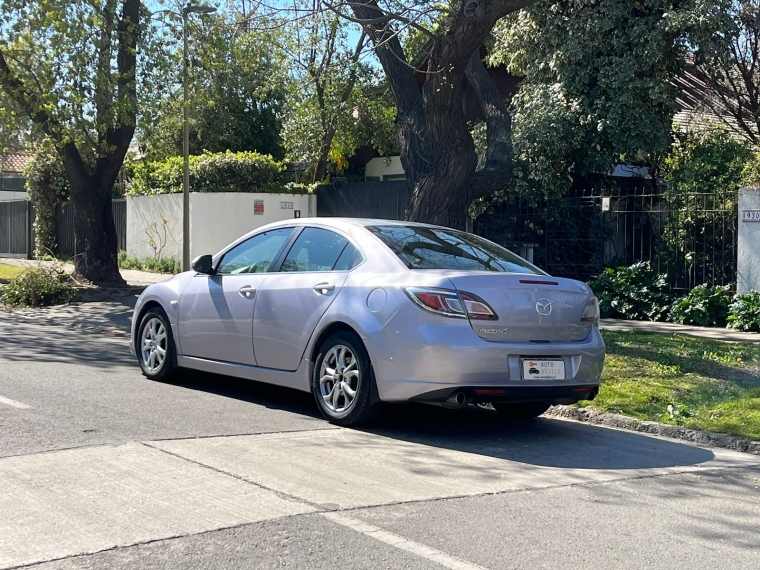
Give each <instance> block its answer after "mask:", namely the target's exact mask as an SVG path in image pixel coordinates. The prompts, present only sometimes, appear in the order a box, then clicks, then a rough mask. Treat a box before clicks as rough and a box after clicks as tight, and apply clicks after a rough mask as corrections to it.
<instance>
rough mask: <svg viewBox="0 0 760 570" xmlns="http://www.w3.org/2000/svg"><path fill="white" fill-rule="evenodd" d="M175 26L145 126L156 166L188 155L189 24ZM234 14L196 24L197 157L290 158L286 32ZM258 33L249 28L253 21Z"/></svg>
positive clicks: (193, 106)
mask: <svg viewBox="0 0 760 570" xmlns="http://www.w3.org/2000/svg"><path fill="white" fill-rule="evenodd" d="M166 17H167V19H168V20H169V21H170V22H171V25H170V28H169V29H170V34H169V37H167V38H166V42H165V45H164V49H163V50H161V52H160V53H157V54H156V55H155V56H154V64H155V65H156V66H157V71H156V72H155V73H154V74H153V75H154V76H155V77H154V81H155V82H156V83H160V84H161V89H160V91H159V93H160V97H159V100H158V101H157V102H156V104H155V105H148V106H146V107H145V108H144V109H143V110H142V113H141V115H140V117H139V121H138V138H139V140H140V143H141V147H142V149H143V151H144V153H145V155H146V156H147V157H148V158H149V159H150V160H164V159H166V158H168V157H170V156H175V155H179V154H181V153H182V44H181V31H182V23H181V21H180V20H179V19H177V18H176V17H175V18H172V17H171V16H170V15H167V16H166ZM241 18H242V16H241V15H238V14H235V13H233V12H231V11H229V10H223V9H220V11H219V12H218V13H217V14H215V15H204V16H191V17H190V18H189V34H190V37H189V48H190V50H191V54H190V62H191V65H190V66H189V70H188V73H189V79H188V83H189V86H190V101H189V104H188V110H189V131H190V153H191V154H202V153H204V152H211V153H218V152H225V151H227V150H231V151H233V152H240V151H256V152H259V153H261V154H271V155H273V156H275V157H276V158H282V157H283V156H284V151H283V148H282V141H281V138H280V131H281V129H282V116H283V114H284V111H285V109H284V103H285V100H286V96H285V93H286V83H287V63H286V61H285V53H284V52H283V50H281V49H279V46H281V45H282V44H283V43H284V38H283V30H282V27H281V26H277V25H273V24H274V23H273V22H272V23H269V24H268V23H267V22H262V21H259V20H260V18H257V15H256V14H252V13H250V12H248V13H246V18H247V20H246V21H245V22H244V21H242V20H241ZM252 21H253V22H255V23H256V24H257V29H255V30H254V29H249V25H250V24H251V23H253V22H252Z"/></svg>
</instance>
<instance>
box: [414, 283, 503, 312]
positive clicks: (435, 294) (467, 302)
mask: <svg viewBox="0 0 760 570" xmlns="http://www.w3.org/2000/svg"><path fill="white" fill-rule="evenodd" d="M404 291H405V292H406V294H407V295H409V298H410V299H411V300H412V301H413V302H414V303H415V304H416V305H417V306H419V307H421V308H423V309H425V310H426V311H430V312H431V313H436V314H439V315H444V316H446V317H454V318H458V319H466V318H467V317H469V318H471V319H478V320H496V319H498V317H497V316H496V313H495V312H494V311H493V309H492V308H491V307H489V306H488V303H486V302H485V301H484V300H483V299H481V298H480V297H478V296H476V295H473V294H472V293H464V292H462V293H459V292H457V291H454V290H452V289H439V288H422V287H404Z"/></svg>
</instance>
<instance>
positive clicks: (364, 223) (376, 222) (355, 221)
mask: <svg viewBox="0 0 760 570" xmlns="http://www.w3.org/2000/svg"><path fill="white" fill-rule="evenodd" d="M308 224H320V225H324V226H332V227H336V228H340V227H345V226H346V225H352V226H360V227H369V226H414V227H421V228H438V229H450V228H444V227H443V226H436V225H433V224H422V223H419V222H405V221H403V220H383V219H380V218H330V217H324V218H320V217H314V218H293V219H289V220H282V221H279V222H274V223H271V224H268V227H270V226H271V227H274V226H278V225H299V226H300V225H308Z"/></svg>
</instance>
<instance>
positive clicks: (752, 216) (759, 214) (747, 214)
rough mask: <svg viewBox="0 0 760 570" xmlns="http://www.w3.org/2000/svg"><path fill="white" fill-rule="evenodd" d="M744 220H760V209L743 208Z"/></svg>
mask: <svg viewBox="0 0 760 570" xmlns="http://www.w3.org/2000/svg"><path fill="white" fill-rule="evenodd" d="M742 222H760V210H742Z"/></svg>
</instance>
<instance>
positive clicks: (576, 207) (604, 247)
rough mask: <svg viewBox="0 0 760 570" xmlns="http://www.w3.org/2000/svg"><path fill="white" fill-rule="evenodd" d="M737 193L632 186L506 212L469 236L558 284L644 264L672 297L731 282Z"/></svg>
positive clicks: (485, 218) (485, 219) (509, 207)
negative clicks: (527, 259) (524, 256)
mask: <svg viewBox="0 0 760 570" xmlns="http://www.w3.org/2000/svg"><path fill="white" fill-rule="evenodd" d="M737 200H738V193H737V192H736V191H735V190H716V191H713V192H694V193H677V192H674V191H672V190H670V189H668V188H657V187H647V186H643V185H640V186H632V187H628V188H620V189H617V190H615V191H612V192H610V191H607V192H606V193H601V192H597V193H594V192H589V193H587V194H586V195H581V196H577V197H573V198H564V199H561V200H557V201H553V202H548V203H543V204H540V205H538V206H520V205H519V204H504V205H502V206H500V207H498V208H496V209H495V211H494V212H493V213H488V214H484V215H482V216H480V217H479V218H478V219H477V220H476V222H475V227H474V229H475V232H476V233H478V234H480V235H482V236H484V237H486V238H488V239H490V240H492V241H495V242H497V243H500V244H501V245H504V246H505V247H508V248H510V249H513V250H515V251H517V252H521V251H526V250H528V251H532V254H533V261H534V262H535V263H536V264H537V265H539V266H540V267H542V268H543V269H545V270H546V271H548V272H549V273H551V274H552V275H557V276H560V277H571V278H574V279H581V280H583V281H587V280H589V279H590V278H592V277H593V276H595V275H597V274H599V273H600V272H601V271H603V270H604V268H605V267H615V266H620V265H631V264H633V263H636V262H639V261H646V262H649V263H650V264H651V266H652V268H653V269H655V270H656V271H658V272H660V273H665V274H667V275H668V280H669V283H670V286H671V288H672V289H673V290H674V291H686V290H690V289H691V288H692V287H694V286H695V285H699V284H701V283H707V284H709V285H733V284H734V283H735V281H736V253H737V251H736V248H737V223H738V222H737V215H738V214H737Z"/></svg>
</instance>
